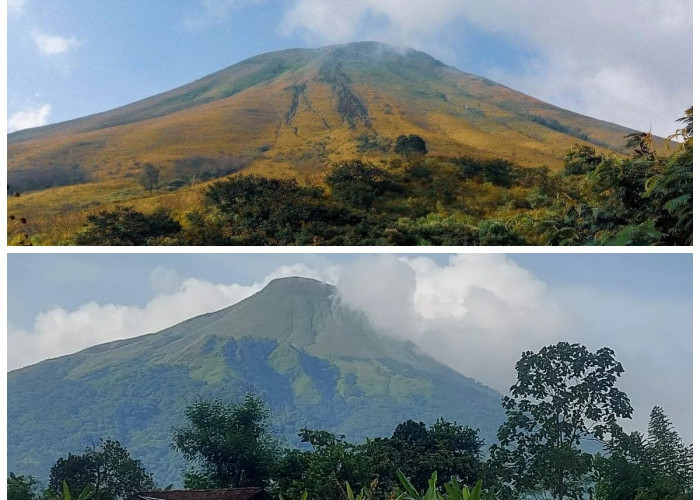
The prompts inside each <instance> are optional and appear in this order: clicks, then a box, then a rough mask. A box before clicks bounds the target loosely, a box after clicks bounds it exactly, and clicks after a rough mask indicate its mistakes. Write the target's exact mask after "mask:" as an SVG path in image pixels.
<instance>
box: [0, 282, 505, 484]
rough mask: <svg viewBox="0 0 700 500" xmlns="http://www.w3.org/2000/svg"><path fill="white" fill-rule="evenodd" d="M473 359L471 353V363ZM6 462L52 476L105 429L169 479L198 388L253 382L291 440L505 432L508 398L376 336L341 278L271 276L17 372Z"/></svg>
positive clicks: (247, 386)
mask: <svg viewBox="0 0 700 500" xmlns="http://www.w3.org/2000/svg"><path fill="white" fill-rule="evenodd" d="M466 362H467V361H466V360H465V363H466ZM7 379H8V380H7V391H8V406H7V408H8V409H7V412H8V413H7V415H8V417H7V420H8V433H7V435H8V471H12V472H15V473H17V474H33V475H35V476H37V477H39V478H46V477H48V471H49V468H50V467H51V465H53V463H54V462H55V461H56V460H57V459H58V458H59V457H61V456H67V454H68V453H69V452H73V453H76V452H80V451H82V450H83V449H84V447H85V446H87V445H88V444H90V443H92V442H93V441H94V440H96V439H97V438H99V437H101V436H103V437H111V438H113V439H117V440H119V441H120V442H121V443H122V444H123V445H125V446H126V447H127V448H128V449H129V450H130V452H131V454H132V456H134V457H136V458H139V459H141V460H142V461H143V462H144V464H145V465H146V467H147V468H148V469H149V470H151V471H153V472H154V473H155V476H156V479H157V481H158V482H159V483H160V484H162V485H166V484H168V483H178V482H179V481H180V480H181V478H182V471H183V463H182V461H181V459H180V458H179V457H178V456H177V455H176V454H175V453H174V452H173V451H172V450H171V449H169V443H170V438H171V429H172V427H173V426H178V425H181V424H182V423H183V410H184V408H185V406H186V405H187V404H188V403H191V402H194V401H196V400H197V399H198V398H202V397H204V398H213V397H221V398H224V399H226V400H236V398H239V397H241V396H242V395H244V394H246V393H248V392H252V393H255V394H257V395H259V396H260V397H262V398H263V399H264V400H265V401H266V403H267V404H268V405H269V407H270V408H271V410H272V414H273V427H274V430H275V432H276V433H278V434H279V435H281V436H284V437H285V438H286V439H287V440H288V443H289V444H290V445H293V446H296V445H298V444H299V440H298V438H297V437H296V432H297V431H298V430H299V429H301V428H303V427H308V428H312V429H313V428H318V429H327V430H330V431H333V432H336V433H341V434H345V435H346V436H347V437H348V439H350V440H353V441H361V440H363V439H364V438H365V437H373V436H379V435H389V434H391V432H392V431H393V429H394V427H395V426H396V424H398V423H400V422H402V421H404V420H406V419H409V418H410V419H414V420H422V421H425V422H426V423H432V422H434V421H435V419H437V418H438V417H440V416H443V417H445V418H446V419H448V420H455V421H457V422H459V423H461V424H464V425H469V426H471V427H474V428H479V429H480V430H481V436H482V437H483V438H485V439H486V441H487V442H492V441H494V440H495V433H496V430H497V427H498V425H499V424H500V423H501V422H502V421H503V420H504V415H503V411H502V408H501V404H500V400H501V396H500V394H498V393H497V392H496V391H494V390H492V389H490V388H488V387H486V386H484V385H482V384H480V383H478V382H476V381H475V380H472V379H470V378H467V377H465V376H463V375H461V374H459V373H457V372H456V371H454V370H452V369H450V368H448V367H446V366H445V365H443V364H441V363H439V362H438V361H436V360H434V359H432V358H430V357H427V356H425V355H423V354H420V353H419V352H417V351H416V350H415V348H414V347H413V346H412V345H411V344H409V343H406V342H400V341H397V340H395V339H392V338H389V337H387V336H383V335H380V334H379V333H377V332H376V331H375V330H374V329H373V328H372V326H371V325H370V323H369V322H368V320H367V318H366V317H365V316H364V315H363V314H361V313H359V312H357V311H353V310H350V309H348V308H347V307H345V306H344V305H342V304H341V303H340V301H339V299H338V296H337V294H336V290H335V288H334V287H332V286H330V285H327V284H323V283H321V282H318V281H315V280H311V279H305V278H284V279H279V280H275V281H272V282H271V283H270V284H269V285H268V286H267V287H265V288H264V289H263V290H262V291H260V292H259V293H257V294H255V295H253V296H251V297H249V298H248V299H246V300H243V301H242V302H239V303H237V304H235V305H233V306H230V307H228V308H226V309H223V310H221V311H218V312H214V313H209V314H204V315H202V316H198V317H196V318H193V319H190V320H188V321H185V322H183V323H180V324H178V325H175V326H173V327H170V328H167V329H165V330H162V331H160V332H157V333H152V334H148V335H143V336H140V337H136V338H131V339H127V340H120V341H116V342H111V343H107V344H103V345H98V346H95V347H91V348H89V349H86V350H84V351H81V352H78V353H76V354H72V355H69V356H63V357H60V358H56V359H50V360H46V361H42V362H41V363H38V364H36V365H32V366H28V367H25V368H22V369H19V370H15V371H12V372H10V373H8V377H7Z"/></svg>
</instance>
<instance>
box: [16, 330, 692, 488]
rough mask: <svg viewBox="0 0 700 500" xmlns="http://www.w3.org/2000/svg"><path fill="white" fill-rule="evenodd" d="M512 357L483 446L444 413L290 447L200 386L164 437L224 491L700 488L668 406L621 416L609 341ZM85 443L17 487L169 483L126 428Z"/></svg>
mask: <svg viewBox="0 0 700 500" xmlns="http://www.w3.org/2000/svg"><path fill="white" fill-rule="evenodd" d="M515 368H516V373H517V381H516V383H515V384H514V385H513V386H512V387H511V388H510V395H508V396H505V397H504V398H503V401H502V404H503V409H504V412H505V414H506V416H507V418H506V420H505V422H503V424H502V425H501V426H500V428H499V429H498V442H497V443H494V444H493V445H491V446H490V447H489V449H488V454H487V453H486V452H485V451H484V450H483V448H484V440H483V439H482V438H481V437H480V432H479V429H474V428H472V427H470V426H467V425H462V424H460V423H458V422H451V421H448V420H446V419H444V418H437V419H436V420H433V421H432V422H431V423H430V424H429V425H426V424H425V423H424V422H422V421H416V420H412V419H408V420H405V421H403V422H400V423H399V424H398V425H396V427H395V428H394V429H393V432H391V434H390V435H387V436H380V437H376V436H372V437H369V436H368V437H367V438H366V439H364V440H363V441H362V442H352V441H350V440H348V439H346V437H345V436H343V435H337V434H334V433H332V432H329V431H327V430H324V429H318V428H310V427H307V426H303V427H300V428H299V430H298V432H297V436H296V440H294V441H293V442H292V443H293V444H292V446H289V445H287V444H286V443H284V442H283V441H282V440H280V439H279V436H277V435H276V434H275V432H274V430H273V429H272V426H271V425H270V424H271V420H272V419H273V418H274V412H272V411H271V410H270V409H269V407H268V406H267V405H266V404H265V402H264V401H263V400H262V399H261V398H260V397H258V396H256V395H254V394H251V393H249V394H247V395H245V397H243V398H240V399H239V400H238V402H232V401H226V400H222V399H199V400H197V401H195V402H193V403H191V404H188V405H187V406H186V408H184V420H183V421H182V423H181V424H180V425H177V426H175V427H173V428H171V429H170V432H169V433H168V435H166V436H163V439H164V440H167V441H168V442H169V443H170V445H171V447H172V449H173V450H174V451H176V452H177V453H178V454H179V455H180V456H181V457H182V458H184V460H185V462H186V465H185V464H182V466H181V467H180V468H179V471H178V474H177V476H178V477H177V479H176V483H175V485H177V486H176V487H179V486H180V485H182V486H184V488H185V489H186V490H192V489H195V490H202V489H214V490H219V491H215V492H209V494H210V495H212V496H213V495H216V496H220V495H221V489H228V488H252V489H253V491H259V489H260V488H261V487H264V488H265V489H266V490H267V493H269V494H270V496H271V497H277V498H279V499H280V500H284V499H292V500H296V499H301V500H307V499H312V500H371V499H376V500H383V499H388V500H481V498H482V497H483V498H484V499H486V500H495V499H499V500H516V499H529V498H533V497H535V498H548V499H552V500H569V499H581V498H590V497H594V498H596V499H601V500H621V499H629V498H634V499H637V500H656V499H658V500H661V499H677V500H689V499H690V498H692V497H693V461H692V446H686V445H685V444H684V443H683V441H682V440H681V438H680V436H679V435H678V433H677V432H676V431H675V430H674V428H673V425H672V423H671V421H670V420H669V419H668V417H667V416H666V414H665V412H664V410H663V408H661V407H658V406H655V407H654V408H653V410H652V411H651V415H650V418H649V426H648V434H647V435H646V436H644V435H643V434H641V433H640V432H636V431H633V432H630V433H627V432H625V431H624V430H623V429H622V427H621V423H622V422H623V421H624V420H625V419H629V418H630V417H631V415H632V412H633V408H632V405H631V402H630V400H629V398H628V397H627V395H626V394H625V393H624V392H623V391H621V390H620V389H618V388H617V387H616V385H617V379H618V378H619V377H620V376H621V375H622V373H623V372H624V369H623V367H622V364H621V363H620V362H619V361H617V360H616V359H615V353H614V352H613V351H612V350H611V349H610V348H607V347H602V348H600V349H598V350H597V351H589V350H588V349H587V348H586V347H585V346H583V345H580V344H570V343H568V342H559V343H557V344H554V345H550V346H545V347H543V348H542V349H540V350H539V351H538V352H533V351H526V352H524V353H523V354H522V356H521V358H520V360H519V361H518V362H517V363H516V365H515ZM452 397H453V398H454V399H459V398H462V397H468V396H467V395H465V394H461V393H459V392H455V393H453V394H452ZM307 418H308V416H307ZM371 421H372V420H371V418H369V419H367V423H370V422H371ZM584 442H594V443H596V446H595V448H596V449H595V450H590V449H587V448H589V447H587V446H585V445H584V444H583V443H584ZM161 444H163V443H161ZM84 450H85V451H84V452H83V453H81V454H79V453H68V456H67V457H63V456H61V457H59V458H58V459H57V460H56V461H55V463H54V464H53V466H52V467H51V470H50V473H49V474H48V487H47V488H46V489H45V490H44V492H43V495H42V493H41V490H40V488H41V486H40V485H41V483H40V481H38V480H37V479H36V477H34V476H32V475H25V474H20V475H17V474H16V473H15V472H12V471H11V472H10V475H9V477H8V498H9V500H40V499H41V498H42V496H43V498H44V499H46V500H70V498H72V497H71V495H70V492H76V494H77V492H81V493H80V496H79V499H80V500H90V499H91V498H92V497H94V499H95V500H124V499H126V498H129V497H131V496H132V495H134V494H137V493H138V494H139V496H140V497H144V498H162V497H163V496H164V495H167V493H162V492H158V491H153V490H155V489H156V484H157V483H158V482H161V481H162V477H161V476H159V475H158V473H156V474H153V473H151V472H149V471H148V469H147V467H145V466H144V464H143V463H142V461H141V460H140V459H138V458H132V457H131V455H130V452H129V451H128V450H127V449H126V448H125V447H124V446H123V445H122V444H121V443H120V442H119V441H114V440H112V439H109V438H108V439H106V440H105V439H102V438H101V439H100V440H98V441H96V442H94V443H93V444H92V445H88V446H87V447H86V448H84ZM136 456H139V454H138V453H137V454H136ZM159 465H162V463H161V464H159ZM10 470H11V467H10ZM158 472H159V471H158ZM44 477H45V476H44ZM438 478H440V479H441V480H442V482H439V481H438ZM161 484H162V483H161ZM426 485H427V488H426ZM173 486H174V485H173V484H172V483H171V484H170V485H169V486H167V487H166V488H165V489H166V490H170V489H171V488H172V487H173ZM162 488H163V487H162V486H161V489H162ZM248 491H250V490H248ZM180 494H181V493H180ZM229 494H230V493H229ZM190 495H197V496H198V495H201V493H195V492H192V493H190ZM166 498H167V496H166ZM265 498H267V497H265Z"/></svg>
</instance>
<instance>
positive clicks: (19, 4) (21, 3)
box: [7, 0, 27, 14]
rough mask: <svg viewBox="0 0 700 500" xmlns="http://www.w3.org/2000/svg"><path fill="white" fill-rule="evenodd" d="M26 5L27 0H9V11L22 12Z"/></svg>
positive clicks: (10, 12)
mask: <svg viewBox="0 0 700 500" xmlns="http://www.w3.org/2000/svg"><path fill="white" fill-rule="evenodd" d="M26 5H27V0H7V12H8V13H9V14H21V13H22V12H23V11H24V7H25V6H26Z"/></svg>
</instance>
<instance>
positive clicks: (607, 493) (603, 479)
mask: <svg viewBox="0 0 700 500" xmlns="http://www.w3.org/2000/svg"><path fill="white" fill-rule="evenodd" d="M643 463H644V438H643V436H642V435H641V434H640V433H638V432H632V433H630V434H625V432H624V431H623V430H622V428H621V427H620V426H618V425H615V426H613V428H612V430H611V438H610V440H609V441H608V442H606V443H605V447H604V453H603V454H600V453H598V454H596V456H595V457H594V459H593V468H594V470H595V498H600V499H605V500H632V499H634V498H635V496H636V494H637V492H638V490H639V489H640V488H641V487H642V486H644V484H645V474H644V472H643V470H642V467H643Z"/></svg>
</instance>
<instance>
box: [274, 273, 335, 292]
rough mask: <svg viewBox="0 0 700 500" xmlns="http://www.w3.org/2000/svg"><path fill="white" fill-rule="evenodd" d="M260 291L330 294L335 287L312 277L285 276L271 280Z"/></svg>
mask: <svg viewBox="0 0 700 500" xmlns="http://www.w3.org/2000/svg"><path fill="white" fill-rule="evenodd" d="M262 291H263V292H267V293H302V294H309V293H311V294H332V293H333V292H335V287H334V286H333V285H329V284H328V283H323V282H322V281H319V280H316V279H313V278H304V277H301V276H286V277H283V278H275V279H273V280H271V281H270V282H269V283H268V284H267V285H266V286H265V288H263V289H262Z"/></svg>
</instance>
